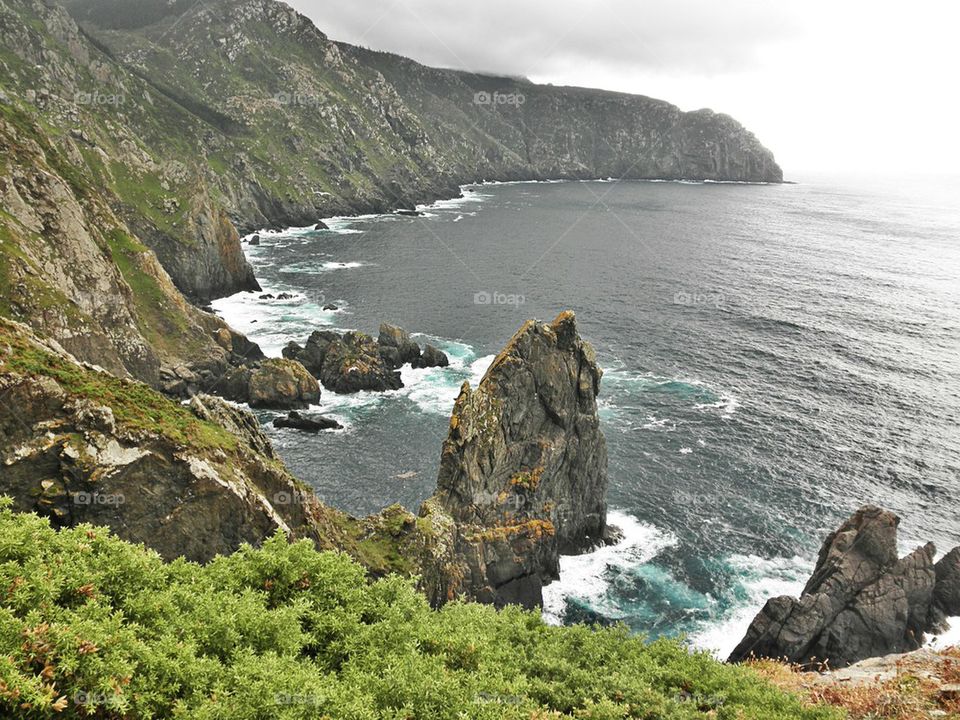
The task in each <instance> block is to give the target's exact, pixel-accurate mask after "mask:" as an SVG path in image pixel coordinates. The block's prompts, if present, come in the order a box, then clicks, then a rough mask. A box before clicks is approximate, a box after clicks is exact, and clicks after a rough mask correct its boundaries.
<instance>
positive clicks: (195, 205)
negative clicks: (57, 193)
mask: <svg viewBox="0 0 960 720" xmlns="http://www.w3.org/2000/svg"><path fill="white" fill-rule="evenodd" d="M0 44H2V46H3V49H4V51H3V53H2V55H0V89H2V91H3V92H4V95H5V99H4V101H3V104H4V106H6V107H7V108H9V110H10V111H11V112H16V113H18V114H19V115H20V116H21V117H23V118H24V119H25V120H24V122H27V123H31V124H33V125H34V126H36V127H37V128H41V129H42V132H44V133H46V134H48V135H49V136H50V137H51V140H52V144H53V145H54V146H58V147H62V146H64V145H66V146H67V149H68V151H69V153H68V156H67V157H66V158H65V169H67V170H68V171H69V172H70V173H72V174H74V175H76V176H78V177H81V178H83V180H84V181H85V184H87V185H88V186H89V187H90V188H92V189H93V191H94V192H96V193H98V194H100V195H101V197H102V199H103V200H104V202H105V204H107V205H108V206H109V207H110V209H111V210H112V211H113V213H114V214H115V215H116V216H117V217H118V218H119V219H121V220H122V221H124V222H125V223H126V225H127V226H128V228H129V229H130V231H131V232H132V234H134V235H136V236H137V238H138V239H139V240H140V241H141V242H142V243H144V244H145V245H147V246H148V247H150V248H151V249H153V250H154V251H156V253H157V255H159V256H160V258H161V261H162V263H163V264H164V267H165V269H166V270H167V272H168V273H169V275H170V276H171V277H172V279H173V281H174V283H175V284H176V285H177V286H178V287H179V288H180V290H181V291H183V292H184V293H186V294H187V295H188V296H190V297H192V298H194V299H207V298H210V297H216V296H220V295H224V294H229V293H232V292H236V291H238V290H242V289H256V287H257V286H256V282H255V280H254V279H253V273H252V270H251V269H250V267H249V265H248V264H247V262H246V260H245V259H244V258H243V253H242V251H241V250H240V245H239V239H238V238H237V236H236V231H235V229H234V228H232V227H229V225H230V223H229V222H225V218H224V217H223V216H222V214H223V210H222V208H223V203H222V202H220V201H219V200H217V198H215V197H213V196H211V194H210V192H209V191H208V190H207V185H206V183H205V181H204V177H205V175H206V173H207V172H208V171H207V169H206V167H205V163H204V160H203V158H202V156H200V157H198V156H197V154H196V148H197V147H198V145H199V143H196V142H194V141H195V139H198V138H202V137H203V136H204V134H205V133H206V132H207V127H208V126H207V124H206V123H205V122H204V121H203V119H202V118H201V117H198V116H197V115H196V114H194V113H191V112H190V111H188V110H186V109H185V108H182V107H181V106H180V105H179V104H177V103H176V101H175V100H172V99H170V98H168V97H167V96H165V95H164V94H162V93H160V92H157V91H156V90H155V89H154V88H153V87H152V86H151V85H150V84H149V83H147V82H146V81H144V80H143V79H141V78H139V77H137V76H136V75H135V74H133V73H131V72H130V71H129V70H127V69H126V68H124V67H121V66H119V65H118V64H117V63H115V62H114V61H113V60H112V59H111V58H110V57H109V56H108V55H107V54H105V53H104V52H103V51H102V50H101V49H100V48H99V47H98V46H97V45H95V44H94V43H93V42H92V41H91V40H90V39H89V37H88V36H87V35H86V34H85V33H83V32H82V31H81V30H80V29H79V28H78V27H77V25H76V23H75V22H74V21H73V20H72V19H71V18H70V16H69V15H68V14H67V12H66V11H65V10H64V9H63V8H62V7H60V6H59V5H53V4H50V5H48V4H46V3H42V2H40V1H39V0H11V2H9V3H4V5H3V6H2V7H0ZM68 138H69V140H67V139H68ZM18 160H19V159H18V157H17V156H16V155H14V156H13V157H11V159H10V161H11V162H12V163H13V164H16V163H17V162H18Z"/></svg>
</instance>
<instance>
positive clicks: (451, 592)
mask: <svg viewBox="0 0 960 720" xmlns="http://www.w3.org/2000/svg"><path fill="white" fill-rule="evenodd" d="M601 375H602V371H601V370H600V368H599V366H598V365H597V362H596V358H595V355H594V352H593V349H592V348H591V347H590V345H589V343H587V342H584V341H583V340H582V339H581V338H580V336H579V334H578V333H577V326H576V320H575V318H574V315H573V313H572V312H565V313H561V314H560V315H559V316H558V317H557V318H556V320H554V321H553V323H551V324H549V325H547V324H544V323H541V322H535V321H529V322H527V323H526V324H525V325H524V326H523V327H522V328H521V329H520V331H519V332H518V333H517V334H516V335H515V336H514V337H513V339H512V340H511V341H510V342H509V343H508V345H507V346H506V348H505V349H504V350H503V351H502V352H501V353H500V354H499V355H498V356H497V358H496V360H495V361H494V362H493V364H492V365H491V366H490V369H489V370H488V371H487V373H486V375H484V377H483V379H482V380H481V382H480V384H479V385H478V386H477V388H476V389H472V388H471V387H470V385H469V384H468V383H464V385H463V388H462V389H461V391H460V396H459V397H458V398H457V401H456V405H455V406H454V411H453V415H452V417H451V419H450V430H449V434H448V436H447V439H446V441H445V442H444V444H443V451H442V453H441V459H440V473H439V478H438V481H437V492H436V494H435V495H434V496H433V497H432V498H430V499H429V500H428V501H427V502H425V503H424V505H423V507H422V508H421V511H420V513H421V517H422V518H423V520H424V522H425V525H426V526H427V527H429V528H431V532H430V533H429V535H430V537H432V538H433V542H432V543H429V544H428V546H427V554H428V557H427V558H426V559H425V560H424V565H425V566H426V568H427V570H426V571H425V576H424V585H425V588H426V590H427V592H428V594H429V596H430V598H431V601H432V602H433V603H434V604H441V603H443V602H445V601H447V600H450V599H453V598H456V597H466V598H470V599H474V600H478V601H480V602H487V603H493V604H495V605H506V604H513V603H515V604H520V605H523V606H526V607H533V606H537V605H540V604H542V587H543V585H544V584H545V583H548V582H550V581H551V580H554V579H556V578H557V577H558V573H559V555H560V553H561V552H562V553H568V554H570V553H578V552H583V551H586V550H588V549H590V548H592V547H594V546H595V545H597V544H598V543H600V542H602V541H603V539H604V533H605V530H606V517H607V504H606V492H607V449H606V443H605V441H604V437H603V434H602V432H601V430H600V423H599V418H598V416H597V393H598V392H599V390H600V378H601Z"/></svg>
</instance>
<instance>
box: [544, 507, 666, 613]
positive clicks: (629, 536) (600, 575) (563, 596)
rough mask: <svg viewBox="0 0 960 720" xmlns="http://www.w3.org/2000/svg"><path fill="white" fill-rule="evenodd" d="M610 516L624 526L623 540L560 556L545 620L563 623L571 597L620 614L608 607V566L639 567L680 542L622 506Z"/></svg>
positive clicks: (548, 591)
mask: <svg viewBox="0 0 960 720" xmlns="http://www.w3.org/2000/svg"><path fill="white" fill-rule="evenodd" d="M607 519H608V521H609V522H610V523H612V524H613V525H616V526H617V527H619V528H620V529H621V530H623V540H621V541H620V542H619V543H617V544H616V545H611V546H607V547H601V548H598V549H597V550H594V551H593V552H590V553H585V554H583V555H569V556H567V555H564V556H562V557H561V558H560V579H559V580H557V581H556V582H553V583H550V584H549V585H547V586H546V587H545V588H544V589H543V618H544V620H545V621H547V622H549V623H551V624H554V625H559V624H560V623H561V621H562V619H563V615H564V610H565V607H566V602H567V598H575V599H577V600H579V601H581V602H585V603H587V604H589V605H590V607H593V608H595V609H597V610H598V611H599V612H601V613H603V614H604V615H606V616H608V617H613V616H616V615H617V614H618V609H617V608H615V607H608V606H609V600H608V598H607V588H608V587H609V583H608V580H607V578H606V575H607V571H608V569H609V568H612V567H619V568H629V567H635V566H636V565H640V564H642V563H645V562H649V561H650V560H652V559H653V558H654V557H656V555H657V554H658V553H659V552H660V551H661V550H663V549H664V548H667V547H669V546H671V545H673V544H675V543H676V542H677V539H676V537H674V536H673V535H671V534H670V533H667V532H664V531H662V530H660V529H659V528H656V527H654V526H653V525H648V524H646V523H643V522H640V521H639V520H637V519H636V518H635V517H633V516H632V515H628V514H627V513H625V512H622V511H620V510H610V512H608V513H607Z"/></svg>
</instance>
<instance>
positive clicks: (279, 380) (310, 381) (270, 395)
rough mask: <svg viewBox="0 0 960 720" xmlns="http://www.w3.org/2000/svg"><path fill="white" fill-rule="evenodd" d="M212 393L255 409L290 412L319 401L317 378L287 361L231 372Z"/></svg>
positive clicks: (282, 359)
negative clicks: (215, 392)
mask: <svg viewBox="0 0 960 720" xmlns="http://www.w3.org/2000/svg"><path fill="white" fill-rule="evenodd" d="M214 389H215V390H217V391H218V392H220V393H221V394H223V396H224V397H226V398H228V399H229V400H233V401H235V402H245V403H249V404H250V407H254V408H271V409H276V410H289V409H291V408H301V407H306V406H308V405H312V404H314V403H316V402H317V401H318V400H320V386H319V385H318V384H317V380H316V378H314V377H313V375H311V374H310V373H309V372H308V371H307V369H306V368H305V367H304V366H303V365H301V364H300V363H299V362H297V361H296V360H288V359H286V358H272V359H268V360H264V361H262V362H260V363H257V364H255V365H253V366H250V367H246V366H244V367H239V368H234V369H232V370H230V371H229V372H227V373H226V374H225V375H224V376H223V378H221V379H220V380H218V381H217V382H216V385H215V388H214Z"/></svg>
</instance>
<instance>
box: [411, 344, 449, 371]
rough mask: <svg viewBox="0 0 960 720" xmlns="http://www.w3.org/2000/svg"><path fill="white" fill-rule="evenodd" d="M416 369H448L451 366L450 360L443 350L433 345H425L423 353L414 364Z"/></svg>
mask: <svg viewBox="0 0 960 720" xmlns="http://www.w3.org/2000/svg"><path fill="white" fill-rule="evenodd" d="M412 364H413V367H415V368H432V367H447V366H448V365H450V358H448V357H447V354H446V353H445V352H443V351H442V350H438V349H437V348H435V347H434V346H433V345H425V346H424V348H423V352H422V353H421V355H420V357H418V358H417V359H416V360H415V361H414V362H413V363H412Z"/></svg>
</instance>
